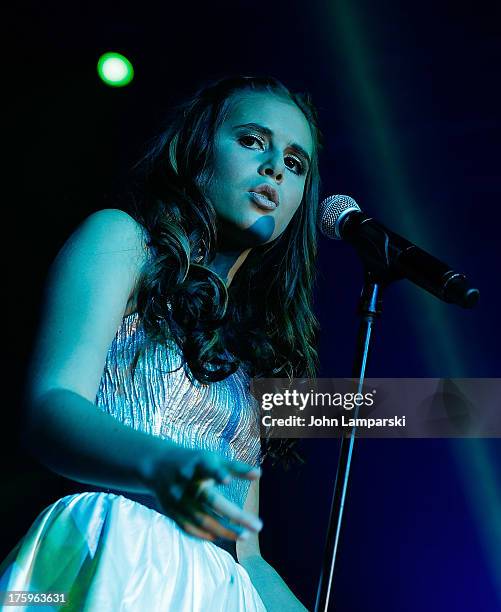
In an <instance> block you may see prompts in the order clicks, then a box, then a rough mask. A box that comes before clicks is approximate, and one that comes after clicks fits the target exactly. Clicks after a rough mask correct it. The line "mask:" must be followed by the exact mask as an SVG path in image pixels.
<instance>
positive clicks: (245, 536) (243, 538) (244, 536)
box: [238, 530, 250, 540]
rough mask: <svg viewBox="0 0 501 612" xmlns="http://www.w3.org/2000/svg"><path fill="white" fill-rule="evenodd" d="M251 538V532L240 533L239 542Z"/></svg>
mask: <svg viewBox="0 0 501 612" xmlns="http://www.w3.org/2000/svg"><path fill="white" fill-rule="evenodd" d="M249 536H250V532H249V531H247V530H244V531H242V532H241V533H240V535H239V536H238V539H239V540H248V539H249Z"/></svg>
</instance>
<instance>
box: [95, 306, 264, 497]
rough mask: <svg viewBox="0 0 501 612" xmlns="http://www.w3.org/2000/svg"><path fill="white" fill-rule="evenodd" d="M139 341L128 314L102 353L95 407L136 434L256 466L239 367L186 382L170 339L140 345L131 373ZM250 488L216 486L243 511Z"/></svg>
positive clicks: (253, 425)
mask: <svg viewBox="0 0 501 612" xmlns="http://www.w3.org/2000/svg"><path fill="white" fill-rule="evenodd" d="M145 339H146V337H145V332H144V330H143V327H142V325H141V323H140V321H139V316H138V314H137V313H133V314H131V315H128V316H126V317H125V318H124V319H123V321H122V324H121V326H120V328H119V329H118V331H117V334H116V336H115V338H114V340H113V342H112V344H111V346H110V348H109V350H108V354H107V357H106V363H105V367H104V372H103V375H102V378H101V382H100V385H99V389H98V392H97V396H96V401H95V403H96V404H97V405H98V406H99V407H100V408H101V409H102V410H103V411H105V412H108V413H109V414H111V415H112V416H113V417H114V418H116V419H118V420H119V421H120V422H121V423H124V424H125V425H127V426H129V427H132V428H134V429H136V430H138V431H142V432H144V433H148V434H151V435H153V436H160V437H161V438H168V439H170V440H173V441H174V442H176V443H178V444H180V445H182V446H185V447H188V448H199V449H206V450H211V451H216V452H218V453H219V454H221V455H223V456H225V457H227V458H228V459H236V460H239V461H244V462H246V463H249V464H251V465H259V461H260V438H259V421H258V419H259V412H258V406H257V402H256V401H255V400H254V399H253V398H252V396H251V394H250V390H249V377H248V375H247V374H246V373H245V372H244V371H243V370H242V369H241V368H240V369H239V370H237V371H236V372H235V373H234V374H232V375H231V376H229V377H228V378H226V379H225V380H222V381H219V382H215V383H211V384H209V385H204V384H202V383H199V382H198V381H196V380H195V381H194V383H192V382H190V379H189V378H188V376H187V371H188V366H187V365H186V364H184V360H183V357H182V353H181V350H180V349H179V348H178V347H177V346H176V345H175V344H174V343H173V342H172V343H171V344H170V345H169V346H168V347H166V346H163V345H161V344H159V343H157V344H155V345H153V346H152V345H149V346H148V345H146V346H147V348H146V350H145V351H144V353H143V354H142V355H141V357H140V358H139V360H138V362H137V365H136V368H135V372H134V376H132V375H131V366H132V362H133V359H134V355H135V353H136V349H138V348H140V347H143V346H144V343H145ZM192 378H193V377H192ZM249 484H250V482H249V481H248V480H245V479H242V478H233V479H232V480H231V482H230V484H228V485H218V488H219V490H220V491H221V492H222V493H223V494H224V495H225V497H227V498H228V499H230V500H231V501H233V502H234V503H236V504H237V505H239V506H240V507H243V505H244V502H245V498H246V496H247V492H248V488H249Z"/></svg>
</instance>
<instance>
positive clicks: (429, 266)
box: [319, 195, 480, 308]
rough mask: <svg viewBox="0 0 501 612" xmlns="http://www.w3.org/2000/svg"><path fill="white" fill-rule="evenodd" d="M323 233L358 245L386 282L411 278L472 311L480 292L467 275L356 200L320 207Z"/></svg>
mask: <svg viewBox="0 0 501 612" xmlns="http://www.w3.org/2000/svg"><path fill="white" fill-rule="evenodd" d="M319 227H320V231H321V232H322V233H323V234H324V235H325V236H327V237H328V238H334V239H336V240H341V239H342V240H347V241H348V242H350V243H351V244H353V245H354V247H355V249H356V250H357V252H358V253H359V255H360V256H361V258H362V260H363V262H364V264H365V265H366V267H367V268H368V270H369V271H370V272H372V273H374V274H375V275H376V277H379V278H380V279H381V281H382V282H384V281H385V280H386V281H388V280H390V281H391V280H396V279H401V278H407V279H409V280H410V281H412V282H413V283H415V284H416V285H418V286H419V287H422V288H423V289H425V290H426V291H428V292H429V293H432V294H433V295H435V296H436V297H438V298H440V299H441V300H443V301H444V302H449V303H451V304H458V305H459V306H462V307H463V308H472V307H473V306H475V304H476V303H477V301H478V298H479V295H480V292H479V291H478V289H475V288H473V287H472V286H471V285H470V283H469V282H468V280H467V278H466V276H465V275H464V274H460V273H458V272H455V271H454V270H453V269H452V268H451V267H450V266H449V265H447V264H446V263H444V262H442V261H440V260H439V259H437V258H435V257H433V256H432V255H430V254H429V253H427V252H426V251H423V249H420V248H419V247H417V246H416V245H414V244H412V242H409V241H408V240H406V239H405V238H402V236H399V235H398V234H395V233H394V232H392V231H390V230H389V229H387V228H386V227H385V226H384V225H382V224H381V223H379V222H378V221H376V220H375V219H372V218H371V217H369V216H367V215H366V214H365V213H363V212H362V211H361V209H360V207H359V205H358V204H357V203H356V202H355V200H354V199H353V198H350V197H349V196H346V195H334V196H329V197H328V198H325V200H323V201H322V203H321V204H320V208H319Z"/></svg>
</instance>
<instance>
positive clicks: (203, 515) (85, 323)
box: [24, 209, 261, 540]
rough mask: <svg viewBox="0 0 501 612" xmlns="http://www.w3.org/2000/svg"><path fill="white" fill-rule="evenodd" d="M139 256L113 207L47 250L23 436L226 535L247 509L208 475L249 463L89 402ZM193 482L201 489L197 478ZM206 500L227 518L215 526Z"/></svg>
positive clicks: (97, 480)
mask: <svg viewBox="0 0 501 612" xmlns="http://www.w3.org/2000/svg"><path fill="white" fill-rule="evenodd" d="M146 257H147V254H146V250H145V245H144V236H143V233H142V229H141V227H140V226H139V224H137V223H136V221H134V220H133V219H132V218H131V217H129V215H127V214H126V213H124V212H122V211H119V210H111V209H108V210H101V211H99V212H97V213H94V214H93V215H91V216H90V217H88V218H87V219H86V220H85V221H84V223H83V224H82V225H81V226H80V227H79V228H78V229H77V230H76V232H74V234H73V235H72V236H71V237H70V238H69V240H68V241H67V242H66V244H65V245H64V247H63V248H62V249H61V251H60V253H59V254H58V256H57V257H56V260H55V262H54V264H53V265H52V267H51V269H50V273H49V276H48V280H47V285H46V295H45V303H44V308H43V311H42V316H41V318H40V327H39V331H38V335H37V339H36V342H35V346H34V351H33V356H32V360H31V364H30V368H29V372H28V377H27V382H28V385H27V389H26V392H25V407H26V419H25V421H26V431H25V436H24V441H25V445H26V446H27V448H28V449H29V450H30V451H32V452H33V454H34V455H35V456H36V457H37V458H38V459H39V460H40V461H41V462H42V463H44V464H45V465H46V466H47V467H49V468H50V469H52V470H54V471H55V472H58V473H59V474H62V475H64V476H66V477H69V478H72V479H73V480H77V481H80V482H84V483H90V484H96V485H100V486H105V487H109V488H116V489H121V490H125V491H131V492H138V493H149V494H150V495H153V496H154V497H156V498H157V501H158V502H159V504H160V506H161V508H162V509H163V510H164V512H165V514H166V515H168V516H170V517H171V518H173V519H174V520H175V521H176V522H177V523H178V525H179V526H180V527H181V528H182V529H184V530H185V531H187V532H188V533H190V534H192V535H196V536H198V537H201V538H204V539H208V540H214V539H215V538H216V537H226V538H229V539H233V540H236V539H237V537H238V535H239V533H240V531H241V529H242V527H247V528H248V529H249V530H250V531H251V532H255V531H257V530H259V529H260V527H261V526H260V523H259V522H258V521H256V519H255V517H252V516H250V515H249V514H248V513H245V512H244V511H243V510H242V509H240V508H238V506H236V505H235V504H233V503H232V502H230V501H229V500H226V499H225V498H224V497H223V496H222V495H221V494H220V493H219V492H218V491H217V490H215V487H214V484H215V482H217V481H219V482H223V481H224V480H225V479H227V478H229V477H231V476H235V477H240V478H247V479H251V480H252V479H255V478H258V477H259V473H258V472H256V471H253V470H252V469H251V466H249V465H247V464H244V463H241V462H238V461H227V460H225V459H224V458H223V457H221V456H219V455H218V454H216V453H211V452H209V451H201V450H195V449H188V448H184V447H182V446H180V445H178V444H175V443H174V442H172V441H170V440H165V439H161V438H158V437H155V436H150V435H148V434H145V433H142V432H139V431H136V430H134V429H132V428H129V427H127V426H125V425H123V424H122V423H120V422H118V421H116V420H115V419H114V418H113V417H112V416H110V415H108V414H105V413H103V412H102V411H101V410H100V409H99V408H98V407H97V406H96V405H95V404H94V401H95V397H96V393H97V390H98V386H99V382H100V380H101V376H102V372H103V368H104V363H105V359H106V354H107V351H108V348H109V346H110V344H111V342H112V340H113V338H114V336H115V334H116V331H117V329H118V327H119V326H120V324H121V322H122V319H123V315H124V312H125V310H126V307H127V303H128V302H129V300H130V298H131V296H132V295H133V294H134V289H135V286H136V283H137V280H138V278H139V276H140V272H141V268H142V266H143V265H144V263H145V259H146ZM200 483H203V484H204V485H207V486H204V489H203V495H202V494H201V492H200V489H199V485H200ZM211 510H214V511H215V512H217V513H219V515H220V516H222V517H223V519H224V518H225V517H226V518H230V519H231V520H232V521H233V522H234V523H235V526H234V527H232V528H227V527H225V526H224V525H223V524H222V523H221V522H220V521H219V520H218V519H216V518H214V516H213V515H212V513H211Z"/></svg>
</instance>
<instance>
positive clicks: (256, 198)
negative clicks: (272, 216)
mask: <svg viewBox="0 0 501 612" xmlns="http://www.w3.org/2000/svg"><path fill="white" fill-rule="evenodd" d="M249 195H250V197H251V200H252V201H253V202H254V204H256V206H259V208H261V209H263V210H275V208H276V207H277V205H276V204H275V202H272V201H271V200H268V198H267V197H266V196H264V195H262V194H261V193H257V192H256V191H249Z"/></svg>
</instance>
